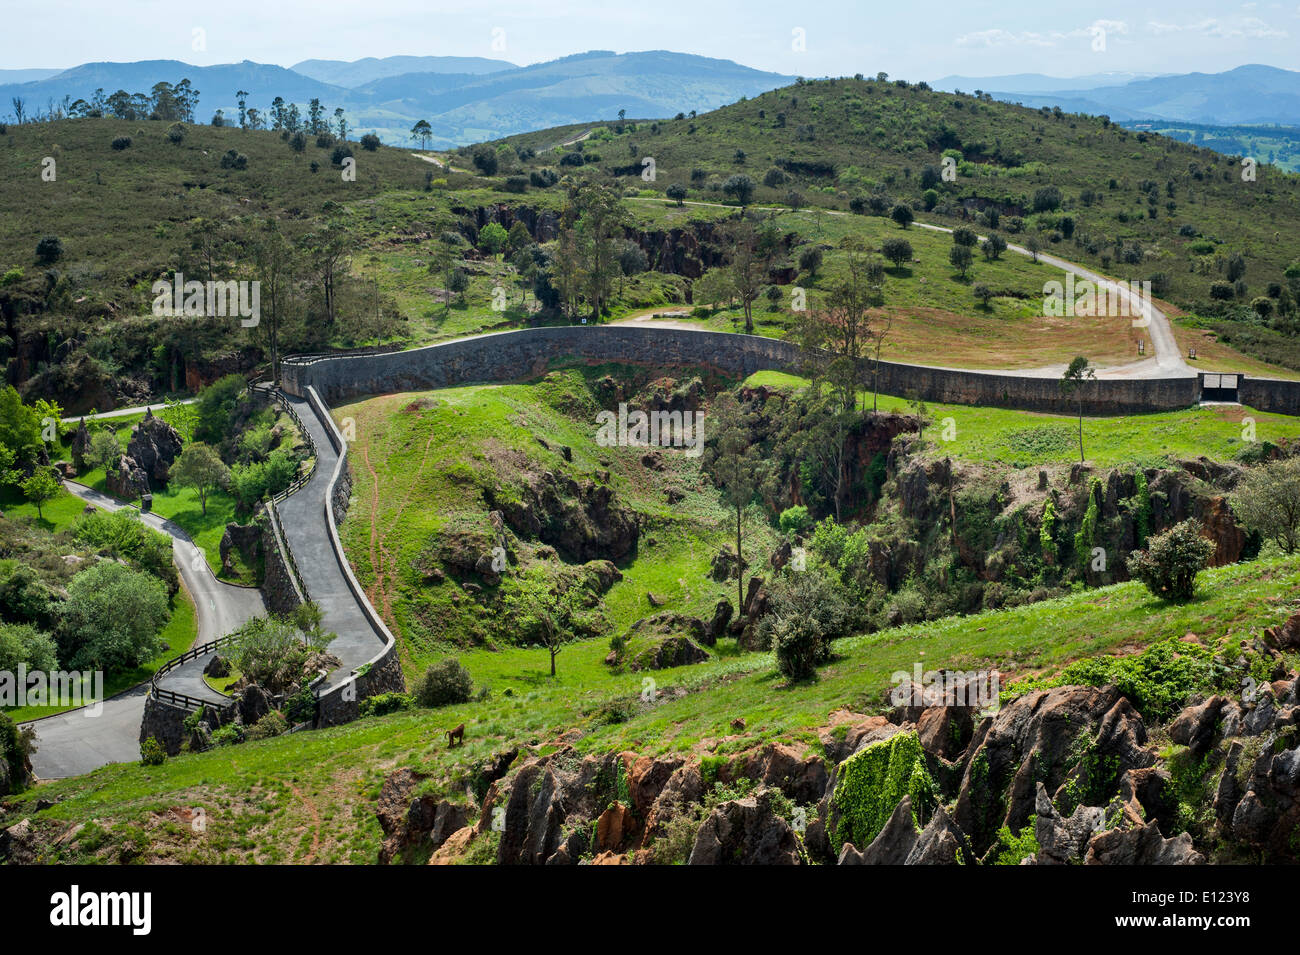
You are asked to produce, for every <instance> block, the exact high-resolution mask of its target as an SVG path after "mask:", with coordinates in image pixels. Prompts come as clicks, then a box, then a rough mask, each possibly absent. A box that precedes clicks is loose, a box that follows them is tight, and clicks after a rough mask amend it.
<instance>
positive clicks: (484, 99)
mask: <svg viewBox="0 0 1300 955" xmlns="http://www.w3.org/2000/svg"><path fill="white" fill-rule="evenodd" d="M14 74H20V75H14ZM21 74H26V75H21ZM182 79H189V81H190V83H191V85H192V86H193V87H194V88H195V89H196V90H198V91H199V94H200V95H199V106H198V111H199V112H198V114H197V115H196V119H198V120H200V121H202V122H207V121H208V120H209V119H211V117H212V115H213V113H215V111H216V110H217V109H222V110H224V111H225V115H226V116H227V118H228V119H229V120H230V121H234V120H235V117H236V116H237V115H238V106H237V102H236V97H235V92H236V91H237V90H247V91H248V93H249V97H248V105H249V106H255V107H257V108H258V109H259V110H266V109H267V107H269V106H270V104H271V100H273V99H274V98H275V97H276V96H282V97H284V99H285V100H286V101H288V102H293V103H297V104H298V105H299V108H300V109H303V108H305V106H306V104H307V102H308V101H309V100H311V99H312V98H319V99H320V100H321V103H322V104H323V105H324V106H325V107H326V109H327V111H328V112H331V113H332V112H333V110H334V108H335V107H339V106H341V107H343V108H344V109H345V110H346V111H347V115H348V120H349V123H350V124H351V127H352V129H353V130H354V131H355V132H356V133H358V134H360V133H365V132H375V133H377V134H378V135H379V136H380V138H381V139H383V140H384V141H385V142H388V143H392V144H395V145H403V144H408V145H409V144H410V129H411V127H412V126H413V125H414V124H415V123H416V121H418V120H421V119H425V120H428V121H429V124H430V125H431V126H432V127H433V137H432V140H431V143H432V145H433V146H434V147H437V148H445V147H450V146H461V145H465V144H467V143H471V142H479V141H482V140H486V139H495V138H499V137H502V136H508V135H513V134H515V133H521V132H527V131H529V130H533V129H541V128H545V127H550V126H563V125H568V124H570V123H582V122H588V121H594V120H600V119H610V118H613V117H614V116H615V115H616V114H617V113H618V111H619V110H620V109H622V110H626V112H627V115H628V116H631V117H638V118H645V117H659V116H672V115H674V114H675V113H678V112H689V111H690V110H697V111H700V112H704V111H706V110H710V109H716V108H717V107H719V106H723V105H725V104H727V103H732V102H735V101H736V100H738V99H740V98H741V97H743V96H756V95H758V94H759V93H763V92H766V91H767V90H771V89H775V88H777V87H780V86H785V85H788V84H790V83H792V82H794V80H795V77H793V76H785V75H782V74H780V73H768V72H764V71H762V70H754V69H750V68H749V67H747V66H741V65H740V64H738V63H733V62H732V61H730V60H716V59H710V58H708V57H703V56H693V55H690V54H685V53H672V52H668V51H662V50H657V51H649V52H641V53H622V54H619V53H613V52H610V51H607V50H594V51H591V52H589V53H580V54H576V55H574V56H568V57H564V58H562V59H559V60H554V61H551V62H549V63H538V64H534V65H532V66H524V67H520V66H515V65H514V64H513V63H508V62H506V61H505V60H491V59H485V58H481V57H450V56H447V57H433V56H430V57H423V56H394V57H385V58H383V59H375V58H373V57H371V58H367V59H364V60H357V61H354V62H350V63H349V62H344V61H341V60H304V61H303V62H301V63H298V64H296V65H295V66H294V67H293V68H292V69H287V68H285V67H281V66H273V65H268V64H263V63H254V62H252V61H250V60H245V61H243V62H242V63H229V64H223V65H220V66H192V65H190V64H187V63H183V62H181V61H179V60H144V61H140V62H134V63H85V64H82V65H81V66H76V67H73V68H72V69H69V70H63V71H53V70H17V71H9V73H8V75H6V73H5V72H3V71H0V104H2V105H0V110H4V111H6V112H7V111H8V107H9V105H10V101H11V98H12V97H15V96H18V97H22V99H23V100H24V101H25V102H26V108H27V112H28V113H29V114H32V113H41V112H45V111H47V110H49V109H50V108H51V107H52V106H54V105H56V104H58V103H61V102H63V101H64V99H65V98H68V99H70V100H76V99H78V98H81V99H89V98H90V97H91V96H92V95H93V94H94V92H95V90H97V89H103V90H104V92H105V93H106V94H112V93H114V92H116V91H117V90H119V89H123V90H126V91H127V92H129V93H136V92H140V93H148V92H149V90H150V89H151V88H152V87H153V85H154V84H155V83H158V82H167V83H178V82H180V81H181V80H182Z"/></svg>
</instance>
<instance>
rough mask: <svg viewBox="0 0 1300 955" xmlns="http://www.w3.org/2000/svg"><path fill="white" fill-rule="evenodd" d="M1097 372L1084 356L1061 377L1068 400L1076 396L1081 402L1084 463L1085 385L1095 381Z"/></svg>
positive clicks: (1081, 443) (1080, 437) (1081, 450)
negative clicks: (1089, 381)
mask: <svg viewBox="0 0 1300 955" xmlns="http://www.w3.org/2000/svg"><path fill="white" fill-rule="evenodd" d="M1096 377H1097V372H1096V370H1095V369H1093V367H1092V366H1091V365H1090V364H1089V363H1088V359H1086V358H1084V357H1083V356H1082V355H1080V356H1078V357H1077V358H1075V359H1074V360H1073V361H1071V362H1070V366H1069V367H1068V368H1066V369H1065V374H1063V375H1062V376H1061V391H1062V393H1064V394H1065V396H1066V397H1067V398H1068V397H1070V396H1071V395H1074V396H1075V397H1076V398H1077V399H1078V402H1079V460H1080V461H1081V462H1082V461H1083V459H1084V458H1083V383H1084V382H1085V381H1088V380H1092V379H1095V378H1096Z"/></svg>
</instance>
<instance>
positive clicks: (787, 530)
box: [779, 504, 809, 534]
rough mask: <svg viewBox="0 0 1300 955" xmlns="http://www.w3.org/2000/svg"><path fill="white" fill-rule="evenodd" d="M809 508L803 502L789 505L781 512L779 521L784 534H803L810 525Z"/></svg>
mask: <svg viewBox="0 0 1300 955" xmlns="http://www.w3.org/2000/svg"><path fill="white" fill-rule="evenodd" d="M808 521H809V517H808V508H806V507H804V506H803V505H802V504H796V505H794V507H787V508H786V509H785V510H784V511H782V512H781V517H780V519H779V523H780V525H781V532H782V533H784V534H802V533H803V532H804V529H805V528H807V526H808Z"/></svg>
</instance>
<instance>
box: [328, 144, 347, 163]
mask: <svg viewBox="0 0 1300 955" xmlns="http://www.w3.org/2000/svg"><path fill="white" fill-rule="evenodd" d="M351 155H352V147H351V146H335V147H334V151H333V152H332V153H330V162H331V163H333V164H334V165H336V166H342V165H343V160H345V159H348V158H349V157H351Z"/></svg>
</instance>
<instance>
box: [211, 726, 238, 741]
mask: <svg viewBox="0 0 1300 955" xmlns="http://www.w3.org/2000/svg"><path fill="white" fill-rule="evenodd" d="M243 741H244V727H243V726H242V725H241V724H239V723H227V724H226V725H225V726H223V727H221V728H220V729H218V730H215V731H214V732H213V733H212V745H213V746H234V745H235V744H237V743H242V742H243Z"/></svg>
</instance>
